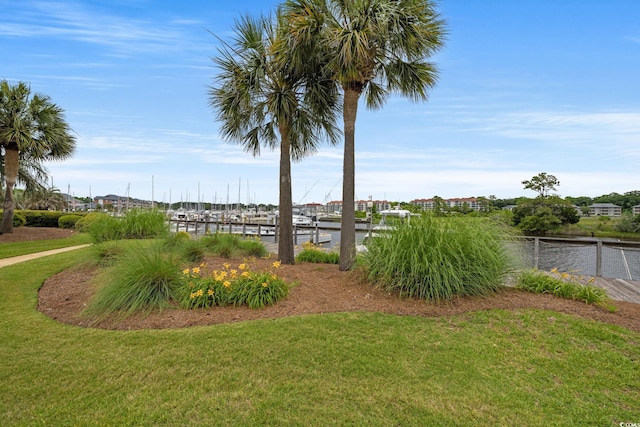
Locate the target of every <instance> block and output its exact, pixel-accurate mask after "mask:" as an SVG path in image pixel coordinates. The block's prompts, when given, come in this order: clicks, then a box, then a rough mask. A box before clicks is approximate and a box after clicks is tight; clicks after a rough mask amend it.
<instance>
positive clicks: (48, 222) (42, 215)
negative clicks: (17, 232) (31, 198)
mask: <svg viewBox="0 0 640 427" xmlns="http://www.w3.org/2000/svg"><path fill="white" fill-rule="evenodd" d="M20 213H21V214H22V215H24V217H25V219H26V221H27V223H26V225H28V226H29V227H54V228H57V227H58V220H59V219H60V217H61V216H63V215H66V213H64V212H61V211H35V210H22V211H20Z"/></svg>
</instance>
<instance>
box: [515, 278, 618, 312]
mask: <svg viewBox="0 0 640 427" xmlns="http://www.w3.org/2000/svg"><path fill="white" fill-rule="evenodd" d="M582 282H586V284H583V283H582ZM593 282H594V279H593V278H591V279H590V280H589V281H586V280H585V279H584V278H582V277H581V276H577V275H575V274H572V273H560V272H558V270H556V269H553V270H551V273H550V274H547V273H544V272H542V271H538V270H527V271H523V272H522V273H520V275H519V276H518V282H517V284H516V287H517V288H519V289H522V290H525V291H527V292H533V293H536V294H551V295H555V296H557V297H560V298H566V299H571V300H576V301H583V302H585V303H586V304H602V303H604V302H605V300H606V299H607V293H606V292H605V291H604V289H601V288H598V287H595V286H593Z"/></svg>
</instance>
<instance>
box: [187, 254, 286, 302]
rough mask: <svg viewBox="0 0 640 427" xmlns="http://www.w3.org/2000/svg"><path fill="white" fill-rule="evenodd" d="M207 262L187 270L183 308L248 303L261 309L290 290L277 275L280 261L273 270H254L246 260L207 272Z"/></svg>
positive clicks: (274, 264) (273, 265)
mask: <svg viewBox="0 0 640 427" xmlns="http://www.w3.org/2000/svg"><path fill="white" fill-rule="evenodd" d="M205 267H206V265H205V264H204V263H203V264H200V265H199V266H198V267H193V268H190V269H185V270H184V271H183V272H182V274H183V275H182V284H181V286H180V289H179V295H180V296H179V298H180V301H181V305H182V306H183V307H184V308H210V307H214V306H225V305H244V304H246V305H248V306H249V308H262V307H265V306H267V305H272V304H274V303H275V302H277V301H278V300H280V299H282V298H284V297H285V296H287V294H288V293H289V287H288V285H287V283H286V282H285V281H284V280H283V279H282V278H280V277H278V275H277V274H276V272H275V271H276V270H278V269H279V268H280V262H278V261H276V262H274V263H273V264H272V269H271V270H270V271H262V272H253V271H251V270H250V268H249V264H248V263H247V262H243V263H242V264H240V265H238V266H237V267H236V268H232V267H231V264H229V263H225V264H224V266H223V268H222V269H220V270H214V271H212V272H210V273H208V272H207V271H206V269H205Z"/></svg>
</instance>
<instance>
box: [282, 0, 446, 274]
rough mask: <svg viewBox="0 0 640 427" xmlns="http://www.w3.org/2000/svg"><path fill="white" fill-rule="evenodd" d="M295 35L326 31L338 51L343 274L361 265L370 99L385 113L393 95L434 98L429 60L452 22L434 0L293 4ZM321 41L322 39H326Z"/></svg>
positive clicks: (288, 14)
mask: <svg viewBox="0 0 640 427" xmlns="http://www.w3.org/2000/svg"><path fill="white" fill-rule="evenodd" d="M283 10H284V12H283V13H284V15H285V18H286V19H287V20H288V21H289V22H290V23H291V24H290V25H291V27H292V30H291V34H292V37H297V36H298V35H302V36H304V35H306V34H307V30H306V29H308V28H315V27H317V26H318V25H319V23H320V24H321V25H322V26H323V32H322V43H323V44H324V45H325V46H326V47H327V48H328V49H329V50H330V51H331V52H332V59H331V60H330V62H329V65H328V66H329V68H330V69H331V72H332V75H333V78H334V79H335V81H336V82H337V83H338V84H339V85H340V86H341V88H342V91H343V95H344V100H343V119H344V159H343V162H344V163H343V180H342V183H343V187H342V204H343V206H342V223H341V231H340V269H341V270H348V269H350V268H351V267H352V266H353V263H354V260H355V200H354V199H355V122H356V115H357V110H358V101H359V99H360V96H361V95H363V96H364V98H365V101H366V105H367V107H368V108H372V109H378V108H381V107H382V105H383V104H384V102H385V101H386V99H387V98H388V97H389V96H390V94H391V93H394V92H396V93H400V94H401V95H403V96H406V97H408V98H409V99H411V100H414V101H418V100H426V99H427V97H428V92H429V89H430V88H431V87H433V86H434V85H435V83H436V80H437V71H436V69H435V66H434V65H433V64H431V63H430V62H427V61H426V59H427V58H429V57H430V56H431V55H433V54H434V53H435V52H436V51H437V50H439V49H440V48H441V47H442V46H443V44H444V21H443V20H442V19H440V17H439V15H438V13H437V12H436V10H435V7H434V5H433V3H432V2H431V0H349V1H345V0H287V1H286V2H285V4H284V6H283ZM319 43H320V42H319Z"/></svg>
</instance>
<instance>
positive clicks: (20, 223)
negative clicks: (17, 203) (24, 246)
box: [13, 212, 27, 227]
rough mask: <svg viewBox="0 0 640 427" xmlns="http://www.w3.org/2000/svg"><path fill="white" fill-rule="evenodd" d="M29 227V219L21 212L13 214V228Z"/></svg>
mask: <svg viewBox="0 0 640 427" xmlns="http://www.w3.org/2000/svg"><path fill="white" fill-rule="evenodd" d="M25 225H27V219H26V218H25V217H24V215H22V214H21V213H20V212H15V213H14V214H13V226H14V227H24V226H25Z"/></svg>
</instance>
